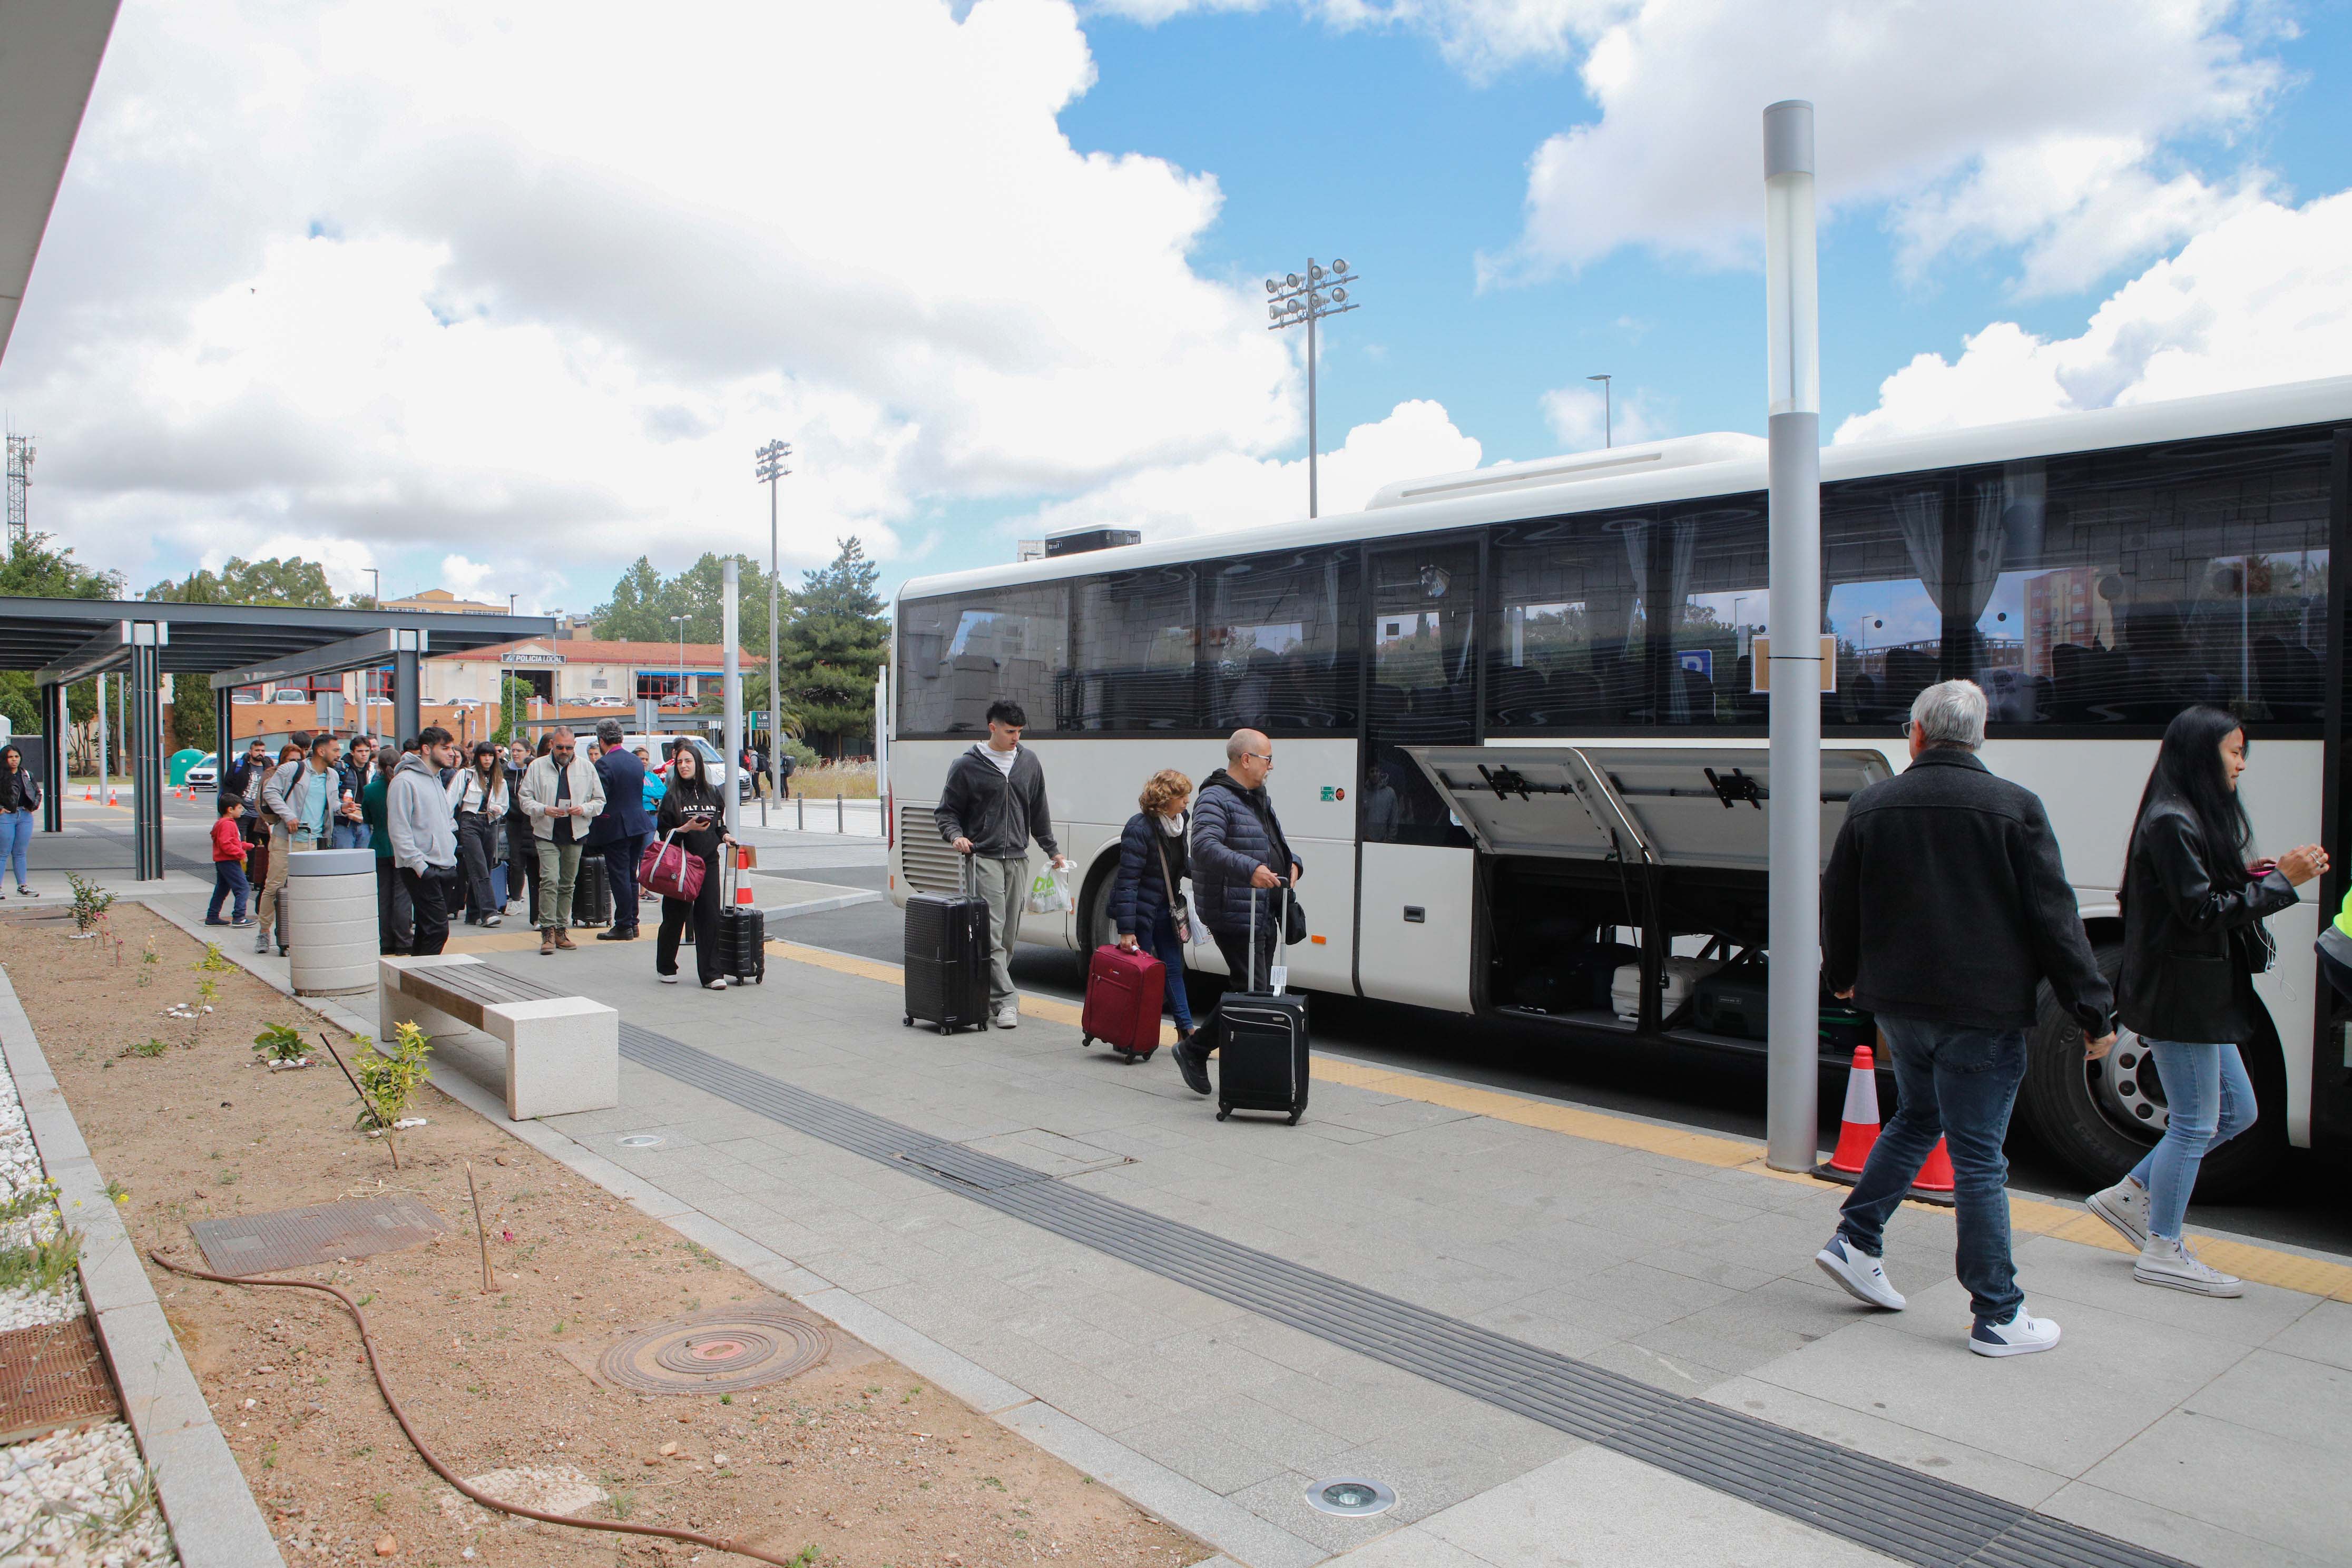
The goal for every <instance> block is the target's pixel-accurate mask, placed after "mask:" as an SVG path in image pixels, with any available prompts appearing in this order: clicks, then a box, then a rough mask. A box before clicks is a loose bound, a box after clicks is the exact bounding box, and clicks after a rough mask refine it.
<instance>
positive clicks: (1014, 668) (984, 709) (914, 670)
mask: <svg viewBox="0 0 2352 1568" xmlns="http://www.w3.org/2000/svg"><path fill="white" fill-rule="evenodd" d="M1069 619H1070V617H1069V585H1068V584H1066V583H1030V584H1020V585H1017V586H1012V587H1003V588H985V589H981V590H979V591H977V592H974V593H970V594H956V595H949V596H947V597H945V598H938V599H913V600H908V601H907V602H906V603H905V604H904V605H901V606H900V609H899V626H898V732H899V733H900V734H901V735H908V736H915V735H945V734H971V733H979V732H982V731H986V730H987V728H988V720H987V716H988V706H989V704H990V703H992V702H993V701H995V700H997V699H999V698H1007V699H1010V700H1013V701H1014V702H1018V703H1019V704H1021V706H1022V707H1023V708H1024V710H1027V712H1028V716H1029V728H1030V729H1031V730H1032V731H1036V732H1039V733H1048V732H1051V731H1055V730H1056V729H1062V728H1066V727H1067V726H1066V722H1065V721H1064V718H1063V709H1064V700H1063V699H1064V694H1065V692H1066V688H1067V679H1066V678H1067V676H1068V673H1069V658H1068V647H1069Z"/></svg>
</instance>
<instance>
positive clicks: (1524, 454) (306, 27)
mask: <svg viewBox="0 0 2352 1568" xmlns="http://www.w3.org/2000/svg"><path fill="white" fill-rule="evenodd" d="M2347 77H2352V15H2347V7H2345V6H2342V5H2321V4H2316V3H2315V4H2309V5H2297V4H2294V3H2292V0H2251V3H2249V4H2242V5H2233V4H2230V3H2227V0H2068V3H2067V4H2064V5H2050V4H2048V3H2047V0H1976V3H1974V4H1971V5H1946V4H1941V3H1923V4H1905V3H1900V0H1773V3H1772V4H1769V5H1766V4H1761V3H1759V0H1077V3H1076V4H1075V5H1074V4H1072V3H1070V0H856V4H844V3H842V0H798V3H788V0H762V3H746V4H740V5H727V4H721V3H718V0H712V3H709V4H701V5H694V6H689V7H671V8H657V9H656V10H654V11H647V10H646V8H644V7H642V6H626V7H624V6H620V5H596V4H583V0H567V3H566V4H562V5H554V4H549V5H519V4H509V5H500V4H483V3H482V0H467V3H465V4H440V3H438V0H410V3H408V4H405V5H399V6H384V5H373V4H350V5H338V4H333V3H331V0H330V3H321V4H301V5H293V4H285V3H264V0H253V3H247V4H240V3H236V0H169V3H165V0H125V4H124V5H123V8H122V14H121V22H120V24H119V26H117V29H116V32H115V36H114V40H113V44H112V47H111V48H110V52H109V55H108V57H107V60H106V64H105V66H104V68H103V70H102V71H101V73H100V78H99V81H98V86H97V90H96V92H95V94H94V96H93V98H92V100H91V103H90V108H89V117H88V119H87V120H86V121H85V122H84V126H83V130H82V134H81V140H80V142H79V146H78V147H77V149H76V152H75V155H74V161H73V163H72V165H71V167H70V168H69V170H68V175H67V178H66V183H65V186H64V189H63V190H62V192H61V193H60V195H59V198H58V206H57V211H56V214H55V216H54V217H53V218H52V221H51V224H50V227H49V232H48V237H47V242H46V244H45V246H44V247H43V250H42V253H41V258H40V261H39V264H38V266H37V268H36V270H35V273H34V276H33V280H32V284H31V288H30V289H29V291H28V294H27V298H26V306H25V310H24V314H23V316H22V318H21V320H20V321H19V324H18V326H17V328H16V336H15V339H14V342H12V343H11V344H10V346H9V349H8V353H7V356H6V359H5V363H0V406H5V411H6V416H7V418H8V421H9V425H10V427H11V428H12V429H15V430H18V431H26V432H31V433H32V434H33V435H35V436H36V437H37V439H38V442H39V447H40V454H41V455H40V460H39V464H38V467H37V470H36V479H37V482H36V485H35V489H34V491H33V500H32V504H33V515H34V519H35V521H36V523H37V526H39V527H41V528H44V529H46V530H48V531H52V532H55V533H57V534H59V535H61V536H62V537H63V538H64V539H65V540H66V541H67V542H69V543H71V544H73V545H74V546H75V547H76V549H77V550H78V551H79V552H80V554H81V555H82V557H83V558H84V559H86V560H89V561H90V562H92V563H97V564H100V565H107V566H114V567H119V568H121V570H122V571H123V572H125V573H126V574H128V576H129V577H130V579H131V584H133V586H134V587H143V586H145V585H146V584H149V583H152V582H153V581H155V580H157V579H159V578H161V577H163V576H165V575H167V574H179V573H183V572H184V571H186V570H188V569H189V568H191V567H192V566H194V565H196V564H199V563H205V564H216V563H218V562H219V561H221V560H223V559H225V558H226V557H227V556H228V555H230V554H232V553H240V554H245V555H248V556H250V555H256V554H273V555H274V554H283V553H288V552H299V553H301V554H304V555H308V556H310V557H312V558H315V559H321V560H323V561H325V562H326V563H327V564H328V567H329V571H330V574H331V577H332V578H333V579H334V580H335V581H336V582H337V584H339V585H340V586H341V587H344V588H347V589H348V588H360V587H364V586H365V585H366V583H367V578H366V576H365V573H364V568H367V567H370V566H373V567H377V568H380V569H381V570H382V572H383V582H384V588H385V591H386V592H387V593H388V594H397V593H407V592H411V591H414V590H416V589H420V588H425V587H431V586H436V585H437V586H446V587H449V588H452V589H457V590H459V591H462V592H470V593H475V594H478V595H482V596H484V597H488V598H503V597H504V596H506V595H509V594H513V595H518V596H519V598H520V604H521V605H523V606H525V607H527V608H541V609H546V608H555V607H562V608H567V609H573V610H579V609H585V608H587V607H588V606H590V605H593V604H595V603H596V602H598V601H599V600H601V599H602V598H604V596H605V595H606V594H607V592H608V591H609V588H610V586H611V584H612V581H613V579H614V575H615V574H617V572H618V570H619V568H620V567H621V566H623V565H624V564H625V563H627V562H628V561H630V560H632V559H634V558H635V556H637V555H638V554H640V553H643V554H647V555H650V556H651V557H652V558H653V560H654V561H655V563H656V564H657V565H659V566H662V567H663V568H665V569H667V570H674V569H676V568H677V566H679V565H681V564H683V563H686V562H688V561H689V560H691V559H692V558H693V557H694V556H696V555H698V554H699V553H700V552H702V551H704V550H707V549H714V548H716V549H726V548H739V549H745V550H752V551H764V550H765V548H766V542H767V541H766V523H767V504H766V499H765V497H764V496H763V495H762V494H761V492H760V490H759V489H757V487H755V485H754V483H753V480H752V477H751V452H752V448H753V447H756V446H757V445H759V444H760V443H761V441H763V440H766V439H768V438H769V437H783V438H785V439H788V440H791V441H793V443H794V445H795V447H796V448H797V453H796V457H795V459H794V468H795V472H794V473H793V475H792V477H791V478H790V479H787V480H786V481H785V482H784V491H783V509H784V517H785V523H784V530H783V550H784V553H785V556H786V560H787V565H788V567H790V566H793V565H808V564H814V563H817V562H818V561H820V560H822V559H823V558H824V557H826V556H828V555H830V553H831V552H832V542H833V541H834V539H835V538H836V537H837V536H839V535H842V534H845V533H849V532H853V531H854V532H856V533H858V534H860V535H862V536H863V537H864V538H865V539H866V541H867V542H868V546H869V549H870V550H871V552H873V553H874V554H876V555H877V556H878V557H879V558H880V559H881V560H882V561H883V562H884V563H885V577H886V581H887V582H889V583H891V584H895V583H897V582H898V581H899V580H901V579H903V578H904V577H907V576H908V575H919V574H927V573H930V572H936V571H943V570H950V569H954V568H959V567H965V566H973V565H981V564H986V563H994V562H998V561H1003V560H1006V559H1009V558H1010V557H1011V554H1012V549H1013V540H1014V539H1015V538H1018V537H1022V536H1024V535H1027V534H1031V533H1034V532H1035V531H1039V530H1041V529H1045V528H1052V527H1062V526H1071V525H1076V524H1078V523H1082V522H1095V521H1103V522H1118V523H1128V524H1132V525H1136V526H1140V527H1142V528H1144V529H1146V530H1147V531H1150V533H1152V534H1154V535H1160V536H1164V535H1166V534H1168V533H1171V532H1176V531H1213V530H1219V531H1221V530H1228V529H1234V528H1241V527H1246V526H1249V525H1251V524H1255V523H1260V522H1267V521H1279V520H1281V519H1284V518H1286V517H1290V516H1295V515H1299V514H1302V513H1303V511H1304V510H1305V493H1306V481H1305V471H1304V461H1303V456H1304V452H1305V443H1306V417H1305V414H1306V410H1305V403H1306V397H1305V381H1304V375H1303V365H1302V363H1301V359H1300V354H1301V353H1302V351H1303V347H1304V345H1303V343H1301V342H1297V333H1295V332H1285V333H1271V332H1268V331H1265V308H1264V306H1265V293H1264V289H1263V286H1262V284H1261V282H1260V279H1262V278H1263V277H1264V276H1265V274H1266V273H1268V272H1278V271H1283V270H1288V269H1295V268H1301V267H1303V265H1304V263H1305V260H1306V258H1307V256H1308V255H1310V254H1311V255H1314V256H1316V257H1318V258H1326V259H1328V258H1330V257H1331V256H1332V255H1333V254H1334V253H1335V252H1336V253H1338V254H1339V255H1342V256H1344V257H1345V258H1346V259H1347V260H1348V261H1349V262H1350V263H1351V264H1353V266H1354V267H1355V268H1357V269H1358V270H1359V271H1360V273H1362V275H1363V282H1362V284H1361V286H1360V288H1359V289H1358V290H1357V298H1358V299H1359V300H1360V301H1361V303H1362V305H1363V307H1364V308H1363V309H1362V310H1360V311H1358V312H1356V313H1354V314H1352V315H1349V316H1348V317H1345V318H1344V319H1342V320H1341V321H1339V322H1337V323H1335V324H1334V325H1333V327H1332V329H1331V330H1330V331H1329V332H1328V336H1327V338H1326V346H1327V350H1328V352H1327V353H1326V356H1325V360H1324V374H1323V378H1322V381H1321V393H1322V404H1321V416H1322V424H1321V429H1320V435H1321V443H1320V444H1321V447H1322V448H1323V450H1324V452H1325V454H1326V460H1325V463H1324V467H1323V487H1324V488H1323V495H1324V502H1325V510H1327V511H1328V510H1340V509H1342V508H1345V507H1348V506H1351V505H1353V504H1355V503H1356V502H1358V501H1360V500H1362V499H1363V498H1364V497H1366V496H1368V495H1369V494H1370V491H1371V490H1372V489H1374V488H1375V487H1377V486H1378V485H1380V484H1381V483H1384V482H1386V481H1388V480H1390V479H1397V478H1401V477H1404V476H1407V475H1411V474H1415V473H1426V472H1436V471H1443V470H1447V469H1454V468H1467V467H1470V466H1473V465H1474V464H1476V463H1480V462H1492V461H1495V460H1497V459H1500V458H1534V457H1540V456H1543V455H1546V454H1549V453H1552V452H1557V451H1562V450H1573V449H1577V448H1580V447H1584V446H1587V445H1597V444H1598V443H1599V440H1600V412H1601V411H1600V404H1599V399H1598V397H1597V396H1596V395H1594V393H1593V391H1592V389H1591V384H1589V383H1588V382H1587V381H1586V380H1585V379H1584V378H1585V376H1587V375H1588V374H1593V373H1597V372H1607V373H1610V374H1613V375H1614V376H1615V377H1616V378H1617V379H1616V382H1615V387H1616V390H1617V412H1616V418H1617V432H1618V435H1619V437H1620V438H1621V439H1623V438H1628V437H1633V438H1639V437H1650V436H1660V435H1676V434H1688V433H1693V432H1696V431H1702V430H1715V429H1727V430H1748V431H1759V432H1760V430H1761V428H1762V424H1763V409H1762V396H1761V393H1762V381H1763V367H1762V360H1763V352H1762V351H1763V344H1762V331H1763V328H1762V322H1761V311H1760V310H1759V303H1760V294H1761V287H1762V285H1761V278H1760V275H1759V271H1758V270H1757V245H1758V228H1759V222H1758V220H1759V210H1760V203H1761V195H1760V190H1759V133H1758V113H1759V110H1760V109H1761V108H1762V106H1763V105H1764V104H1765V103H1767V102H1769V101H1770V100H1774V99H1778V98H1786V97H1805V98H1811V99H1812V100H1814V101H1815V102H1816V103H1817V105H1818V106H1819V117H1820V120H1819V124H1820V159H1821V164H1822V198H1823V201H1824V204H1825V212H1826V215H1827V226H1826V228H1825V230H1824V235H1823V254H1822V296H1823V302H1822V348H1823V359H1824V367H1825V374H1824V376H1823V401H1824V406H1825V415H1826V420H1825V423H1826V426H1827V427H1829V428H1831V429H1832V430H1834V431H1835V432H1836V434H1837V437H1838V438H1840V439H1858V438H1864V437H1870V436H1875V435H1883V434H1889V433H1894V432H1897V431H1903V430H1915V429H1922V428H1932V427H1937V426H1952V425H1960V424H1970V423H1980V422H1984V421H1989V420H1994V419H2000V418H2010V417H2017V416H2023V415H2030V414H2040V413H2046V412H2056V411H2060V410H2064V409H2070V408H2085V407H2096V406H2103V405H2108V404H2113V403H2118V402H2131V401H2136V400H2145V399H2149V398H2159V397H2170V396H2178V395H2184V394H2189V393H2195V392H2202V391H2210V390H2218V389H2221V388H2225V387H2234V386H2243V385H2250V384H2264V383H2269V382H2275V381H2286V380H2294V379H2298V378H2302V377H2306V376H2315V375H2324V374H2342V373H2345V372H2347V371H2352V94H2347V91H2346V87H2347Z"/></svg>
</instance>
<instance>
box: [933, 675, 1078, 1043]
mask: <svg viewBox="0 0 2352 1568" xmlns="http://www.w3.org/2000/svg"><path fill="white" fill-rule="evenodd" d="M1028 724H1029V715H1028V714H1027V713H1025V712H1024V711H1023V710H1022V708H1021V704H1019V703H1018V702H1007V701H1003V700H998V701H995V702H992V703H990V704H989V706H988V739H987V740H986V741H984V742H981V743H980V744H979V745H976V746H974V747H972V749H971V750H970V751H969V752H965V753H964V754H963V755H962V756H961V757H958V758H957V759H956V760H955V762H954V763H953V765H951V766H950V768H949V769H948V782H947V787H946V788H944V789H943V790H941V791H940V804H939V809H938V810H936V811H934V812H933V813H932V814H931V815H932V817H933V819H934V820H935V821H937V822H938V823H939V825H940V837H942V838H944V839H946V840H947V841H948V842H949V843H950V844H952V845H954V846H955V850H956V853H957V854H959V855H969V856H971V858H972V869H973V871H974V872H976V873H977V874H978V876H979V879H980V894H981V897H982V898H984V899H986V900H988V922H989V934H990V936H991V937H992V940H993V949H992V954H991V957H990V960H989V965H988V1007H989V1011H990V1012H991V1013H992V1014H993V1015H994V1016H995V1020H996V1026H997V1027H998V1028H1000V1029H1010V1028H1014V1027H1016V1026H1018V1025H1019V1024H1020V1022H1021V997H1020V994H1018V993H1017V992H1015V991H1014V990H1013V943H1014V942H1019V941H1020V940H1021V910H1022V905H1023V901H1024V900H1026V899H1027V898H1028V896H1029V840H1030V839H1032V838H1034V839H1035V840H1036V841H1037V842H1038V843H1039V844H1040V845H1042V846H1044V847H1045V853H1046V854H1048V855H1050V856H1052V857H1053V858H1054V864H1055V866H1056V867H1057V868H1067V867H1068V865H1069V861H1067V860H1066V859H1064V858H1063V857H1062V848H1061V846H1060V845H1058V844H1056V843H1055V841H1054V817H1053V814H1052V813H1051V812H1049V811H1048V810H1047V809H1046V806H1045V769H1044V768H1043V767H1042V766H1040V765H1039V764H1038V762H1037V753H1035V752H1031V751H1026V750H1024V749H1023V747H1022V744H1021V731H1023V730H1024V729H1026V728H1027V727H1028Z"/></svg>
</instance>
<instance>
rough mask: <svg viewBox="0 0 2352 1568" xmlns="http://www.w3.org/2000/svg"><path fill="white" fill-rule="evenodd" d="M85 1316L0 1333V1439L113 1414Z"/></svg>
mask: <svg viewBox="0 0 2352 1568" xmlns="http://www.w3.org/2000/svg"><path fill="white" fill-rule="evenodd" d="M121 1408H122V1406H121V1404H120V1402H118V1401H117V1400H116V1399H115V1397H114V1384H113V1381H112V1380H111V1379H110V1378H109V1377H108V1376H107V1372H106V1357H105V1356H104V1355H103V1354H101V1353H100V1351H99V1348H98V1337H97V1336H96V1335H95V1334H93V1333H91V1332H90V1327H89V1317H88V1316H86V1315H84V1316H78V1317H72V1318H68V1319H67V1320H66V1321H63V1322H61V1323H37V1324H35V1325H33V1326H32V1327H31V1328H26V1329H10V1330H8V1331H6V1332H5V1333H0V1443H21V1442H24V1441H25V1440H26V1439H27V1438H31V1437H37V1436H41V1435H42V1434H43V1433H45V1432H54V1431H57V1430H58V1428H59V1427H63V1426H79V1424H81V1423H82V1422H84V1421H96V1420H99V1419H100V1418H102V1417H106V1416H110V1415H116V1414H118V1413H119V1412H120V1411H121Z"/></svg>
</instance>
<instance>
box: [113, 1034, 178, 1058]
mask: <svg viewBox="0 0 2352 1568" xmlns="http://www.w3.org/2000/svg"><path fill="white" fill-rule="evenodd" d="M171 1048H172V1047H169V1046H167V1045H165V1044H164V1043H163V1041H161V1040H159V1039H157V1038H156V1037H154V1036H152V1035H150V1036H148V1037H146V1038H145V1039H143V1040H141V1041H139V1042H137V1043H136V1044H133V1045H130V1046H126V1047H123V1050H122V1054H123V1055H124V1056H126V1057H145V1058H148V1059H149V1060H151V1061H152V1060H153V1059H154V1058H157V1057H160V1056H162V1055H163V1053H164V1052H165V1051H168V1050H170V1049H171Z"/></svg>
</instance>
